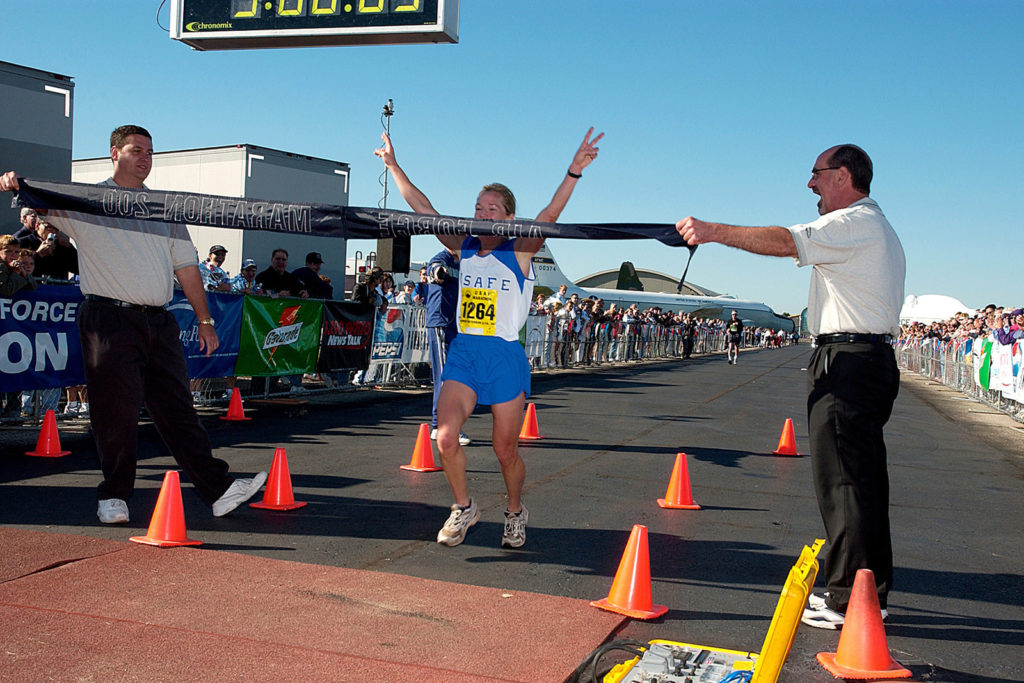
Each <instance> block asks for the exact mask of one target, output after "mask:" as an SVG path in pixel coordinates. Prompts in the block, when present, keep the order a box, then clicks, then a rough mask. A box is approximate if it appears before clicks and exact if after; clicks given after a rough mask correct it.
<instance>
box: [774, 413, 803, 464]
mask: <svg viewBox="0 0 1024 683" xmlns="http://www.w3.org/2000/svg"><path fill="white" fill-rule="evenodd" d="M772 455H800V454H799V453H797V452H796V438H795V437H794V436H793V421H792V420H791V419H789V418H788V417H787V418H786V424H784V425H783V426H782V436H780V437H779V447H778V448H776V449H775V450H774V451H772Z"/></svg>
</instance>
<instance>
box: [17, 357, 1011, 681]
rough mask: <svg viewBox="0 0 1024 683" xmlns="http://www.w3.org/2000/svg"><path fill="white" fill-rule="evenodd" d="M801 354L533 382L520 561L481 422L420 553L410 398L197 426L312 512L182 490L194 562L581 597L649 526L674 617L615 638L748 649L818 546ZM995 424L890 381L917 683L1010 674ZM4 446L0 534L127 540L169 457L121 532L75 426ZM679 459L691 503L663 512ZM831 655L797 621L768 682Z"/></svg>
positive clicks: (895, 611) (1002, 491)
mask: <svg viewBox="0 0 1024 683" xmlns="http://www.w3.org/2000/svg"><path fill="white" fill-rule="evenodd" d="M808 355H809V348H808V347H807V346H806V345H805V346H798V347H789V348H785V349H780V350H773V351H750V352H744V353H743V354H742V355H741V357H740V362H739V364H738V365H735V366H731V365H728V364H726V362H725V361H724V359H723V357H722V356H713V357H703V358H698V359H694V360H692V361H686V362H680V361H673V362H658V363H650V364H645V365H631V366H620V367H614V368H607V369H598V370H595V371H591V372H584V371H570V372H566V373H561V374H553V375H545V376H538V377H535V380H534V387H533V389H534V394H533V396H532V397H531V398H530V399H529V400H530V401H531V402H533V403H535V405H536V408H537V415H538V421H539V428H540V432H541V434H543V435H544V437H545V438H544V439H543V440H540V441H537V442H532V443H528V444H524V445H523V446H522V447H521V453H522V455H523V457H524V459H525V461H526V464H527V487H526V491H525V498H524V499H525V502H526V504H527V506H528V507H529V509H530V526H529V531H528V537H527V544H526V546H524V547H523V548H522V549H520V550H517V551H509V550H502V549H500V548H499V547H498V545H499V541H500V538H501V529H502V511H503V510H504V507H505V501H504V487H503V483H502V480H501V476H500V472H499V470H498V468H497V464H496V461H495V459H494V455H493V453H492V451H491V450H490V447H489V446H490V444H489V440H488V439H489V432H490V415H489V413H486V412H484V411H480V410H478V411H477V413H476V414H474V415H473V417H472V418H471V419H470V421H469V423H468V425H467V428H466V431H467V432H468V433H469V434H470V436H471V437H473V439H474V442H473V444H472V445H471V446H469V447H468V448H467V455H468V457H469V477H470V486H471V490H472V491H473V494H474V496H475V497H476V499H477V501H478V504H479V505H480V506H481V509H482V518H481V521H480V523H479V524H478V525H477V526H476V527H474V528H473V530H472V531H471V532H470V534H469V535H468V537H467V539H466V542H465V543H464V544H463V545H461V546H459V547H457V548H448V547H444V546H440V545H438V544H436V543H435V542H434V537H435V535H436V532H437V529H438V528H439V527H440V525H441V524H442V523H443V521H444V519H445V518H446V516H447V512H448V509H447V508H448V505H449V504H450V494H449V492H448V489H447V485H446V483H445V480H444V477H443V475H442V474H441V473H427V474H423V473H413V472H407V471H404V470H400V469H399V465H402V464H406V463H408V462H409V460H410V457H411V453H412V449H413V445H414V441H415V438H416V433H417V428H418V426H419V424H420V423H422V422H423V421H425V420H426V419H428V418H429V408H430V399H429V394H428V393H426V392H425V391H424V392H415V391H414V392H391V393H380V392H371V391H363V392H358V393H355V394H350V395H348V396H346V397H343V398H335V399H330V400H315V401H311V402H310V403H309V404H308V405H306V406H304V407H301V408H294V407H281V406H276V407H265V408H261V409H258V410H250V409H249V407H248V406H247V413H248V414H249V415H251V416H253V417H254V419H253V420H252V421H250V422H245V423H226V422H222V421H220V420H216V419H214V418H211V419H209V420H208V421H207V425H208V429H209V431H210V434H211V437H212V439H213V442H214V446H215V448H216V454H217V455H218V456H219V457H222V458H224V459H226V460H227V461H229V462H230V464H231V468H232V470H233V471H234V472H237V473H242V474H246V473H252V472H255V471H257V470H260V469H268V468H269V467H270V463H271V460H272V458H273V453H274V448H275V447H284V448H286V449H287V454H288V462H289V466H290V471H291V477H292V484H293V488H294V491H295V497H296V499H297V500H301V501H306V502H308V506H307V507H305V508H302V509H300V510H297V511H293V512H266V511H259V510H255V509H251V508H248V507H247V506H246V507H244V508H240V509H239V510H238V511H236V512H235V513H233V514H232V515H231V516H229V517H227V518H221V519H215V518H213V517H212V516H211V515H210V514H209V510H208V509H207V508H205V507H204V506H203V505H202V503H201V502H200V501H199V499H198V497H197V496H196V495H195V494H194V493H193V492H191V490H190V486H189V485H188V484H187V483H185V484H184V485H183V497H184V504H185V516H186V519H187V520H188V530H189V532H190V535H192V536H196V537H200V538H202V539H203V540H204V546H203V547H204V548H206V549H210V550H230V551H233V552H241V553H250V554H254V555H260V556H264V557H270V558H278V559H286V560H292V561H296V562H304V563H311V564H321V565H332V566H338V567H350V568H358V569H369V570H374V571H381V572H391V573H396V574H402V575H409V576H417V577H424V578H432V579H440V580H444V581H450V582H453V583H455V584H472V585H477V586H488V587H498V588H507V589H515V590H519V591H532V592H537V593H544V594H550V595H557V596H566V597H573V598H585V599H590V600H595V599H599V598H603V597H605V596H607V594H608V591H609V589H610V586H611V581H612V578H613V576H614V574H615V571H616V569H617V567H618V564H619V560H620V558H621V556H622V553H623V550H624V548H625V546H626V542H627V540H628V537H629V533H630V530H631V528H632V527H633V525H634V524H642V525H645V526H646V527H647V529H648V539H649V548H650V566H651V574H652V581H651V591H652V595H653V599H654V602H655V603H657V604H663V605H666V606H668V608H669V611H668V613H667V614H666V615H665V616H664V617H662V618H660V619H657V620H653V621H650V622H645V621H629V622H628V623H627V624H626V626H625V627H624V628H623V629H622V631H621V632H620V633H619V634H618V635H619V637H622V638H632V639H639V640H643V641H647V640H650V639H653V638H663V639H668V640H676V641H684V642H691V643H703V644H707V645H714V646H719V647H727V648H733V649H739V650H753V651H757V650H759V649H760V647H761V642H762V640H763V639H764V636H765V633H766V631H767V628H768V623H769V620H770V618H771V615H772V611H773V610H774V607H775V602H776V600H777V598H778V593H779V591H780V589H781V587H782V584H783V582H784V580H785V578H786V574H787V572H788V570H789V568H790V566H792V564H793V563H794V561H795V560H796V558H797V556H798V555H799V553H800V550H801V548H802V547H803V546H804V545H805V544H810V543H811V542H812V541H813V539H815V538H817V537H820V536H821V535H822V534H823V530H822V526H821V521H820V518H819V516H818V512H817V506H816V504H815V501H814V495H813V491H812V490H811V486H810V478H811V473H810V460H809V458H807V457H799V458H786V457H778V456H772V455H771V451H773V450H774V449H775V447H776V445H777V444H778V441H779V435H780V432H781V430H782V426H783V423H784V421H785V419H786V418H792V419H793V421H794V423H795V426H796V436H797V447H798V449H799V450H800V452H802V453H805V452H806V451H807V439H806V417H805V414H804V411H805V408H804V401H805V381H806V380H805V376H806V372H805V367H806V362H807V358H808ZM990 412H991V411H990V410H989V409H987V408H986V407H985V406H982V405H980V404H977V403H974V402H972V401H966V400H965V399H963V398H962V397H960V396H958V395H955V394H952V395H951V394H950V392H946V391H945V390H944V389H942V388H940V387H937V386H929V383H927V382H925V381H921V380H920V379H918V378H914V377H912V376H906V377H905V378H904V383H903V387H902V389H901V394H900V397H899V399H898V400H897V402H896V408H895V412H894V415H893V418H892V420H891V421H890V423H889V426H888V429H887V443H888V447H889V462H890V476H891V490H892V525H893V540H894V551H895V558H896V576H895V586H894V590H893V593H892V594H891V596H890V600H889V611H890V615H891V616H890V620H889V622H888V623H887V625H886V634H887V637H888V643H889V647H890V649H891V651H892V653H893V655H894V656H895V657H896V658H897V659H899V660H900V661H901V662H902V663H903V664H904V665H906V666H908V667H909V668H911V670H912V671H913V672H914V674H915V679H916V680H926V681H949V682H961V681H984V682H989V683H996V682H1003V681H1019V680H1022V679H1024V580H1022V575H1024V552H1022V550H1024V542H1022V533H1021V532H1022V522H1021V520H1022V519H1024V482H1022V480H1024V476H1022V475H1024V455H1022V450H1021V448H1020V446H1019V444H1020V440H1021V433H1020V430H1015V429H1014V427H1013V426H1012V425H1007V424H1006V421H1005V420H1000V419H999V418H998V417H997V418H993V421H992V423H991V424H988V423H982V424H980V425H979V424H978V420H977V419H975V418H977V417H978V416H984V415H986V414H987V413H990ZM972 413H973V415H972ZM0 438H2V439H3V443H4V450H3V451H2V456H0V524H3V525H6V526H11V527H16V528H24V529H33V530H37V531H58V532H63V533H73V534H83V535H88V536H96V537H103V538H109V539H115V540H125V539H127V537H128V536H131V535H141V534H143V533H144V532H145V530H146V527H147V525H148V522H149V516H150V514H151V511H152V509H153V506H154V503H155V500H156V496H157V493H158V490H159V487H160V483H161V481H162V478H163V474H164V472H165V471H166V470H167V469H169V468H172V467H173V461H172V460H171V458H170V457H169V455H168V453H167V452H166V450H165V449H164V447H163V446H162V445H161V443H160V442H159V440H158V439H157V438H156V436H155V434H154V433H153V432H152V430H151V429H144V430H142V432H141V433H140V453H141V457H140V461H139V470H138V486H137V490H136V494H135V496H134V497H133V498H132V500H131V501H130V503H129V505H130V510H131V515H132V521H131V523H130V524H129V525H127V526H124V525H121V526H114V527H110V526H104V525H101V524H100V523H99V522H98V521H97V519H96V516H95V508H96V505H95V486H96V484H97V483H98V481H99V474H98V471H97V469H96V457H95V453H94V451H93V449H92V444H91V441H90V440H89V439H88V438H87V436H83V435H76V434H75V433H74V432H73V431H72V430H70V429H69V430H68V431H67V432H65V431H62V440H63V444H64V446H65V447H66V448H70V449H71V450H72V451H73V452H72V455H70V456H67V457H65V458H60V459H42V458H28V457H25V456H24V455H22V452H23V451H24V450H26V449H25V448H24V447H23V443H20V442H19V441H18V439H17V438H16V435H15V433H13V432H9V433H7V434H5V435H3V436H2V437H0ZM22 438H23V439H24V438H29V439H33V438H34V435H29V436H28V437H25V436H24V432H23V433H22ZM678 452H685V453H686V454H687V456H688V466H689V477H690V483H691V488H692V491H693V497H694V499H695V501H696V502H697V503H699V504H700V505H701V506H702V509H701V510H699V511H684V510H665V509H662V508H659V507H658V506H657V505H656V503H655V500H656V499H657V498H659V497H664V496H665V493H666V488H667V485H668V480H669V476H670V474H671V471H672V466H673V462H674V460H675V456H676V453H678ZM183 479H184V477H183ZM0 556H2V552H0ZM818 587H819V588H820V581H819V583H818ZM837 642H838V633H837V632H826V631H818V630H815V629H810V628H807V627H802V628H800V629H799V630H798V632H797V635H796V640H795V642H794V645H793V649H792V651H791V653H790V656H789V659H788V661H787V664H786V667H785V669H784V671H783V677H782V680H791V681H810V682H812V683H813V682H816V681H822V682H824V681H829V680H833V678H832V676H831V674H828V673H827V672H825V671H824V670H823V669H822V668H821V667H820V666H819V665H818V664H817V662H816V661H815V660H814V656H815V653H817V652H819V651H823V650H828V651H835V648H836V644H837ZM524 656H528V653H524ZM615 659H616V656H615V655H610V656H609V662H612V661H615ZM621 659H625V656H622V657H621Z"/></svg>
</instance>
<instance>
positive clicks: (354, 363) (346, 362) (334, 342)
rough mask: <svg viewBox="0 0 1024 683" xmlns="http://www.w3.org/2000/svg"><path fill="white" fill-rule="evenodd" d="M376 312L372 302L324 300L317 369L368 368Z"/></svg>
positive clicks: (324, 370)
mask: <svg viewBox="0 0 1024 683" xmlns="http://www.w3.org/2000/svg"><path fill="white" fill-rule="evenodd" d="M375 312H376V309H375V308H374V307H373V306H371V305H369V304H359V303H355V302H350V301H346V302H341V301H325V302H324V326H323V331H322V333H321V334H320V359H319V360H318V361H317V365H316V367H317V370H319V371H321V372H327V371H329V370H341V369H345V368H353V369H358V370H365V369H366V368H368V367H369V365H370V340H371V338H372V335H373V317H374V313H375Z"/></svg>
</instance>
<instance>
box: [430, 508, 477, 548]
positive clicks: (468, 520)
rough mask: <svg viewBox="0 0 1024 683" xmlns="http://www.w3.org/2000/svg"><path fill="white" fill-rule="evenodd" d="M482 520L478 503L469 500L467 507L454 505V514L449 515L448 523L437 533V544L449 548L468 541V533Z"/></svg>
mask: <svg viewBox="0 0 1024 683" xmlns="http://www.w3.org/2000/svg"><path fill="white" fill-rule="evenodd" d="M479 519H480V509H479V508H478V507H477V506H476V501H475V500H473V499H472V498H470V499H469V505H468V506H467V507H464V508H462V507H459V506H458V505H452V513H451V514H450V515H448V521H446V522H445V523H444V526H443V527H441V530H440V531H438V532H437V542H438V543H442V544H444V545H448V546H456V545H458V544H460V543H462V542H463V541H464V540H466V532H467V531H469V527H471V526H473V525H474V524H476V523H477V521H478V520H479Z"/></svg>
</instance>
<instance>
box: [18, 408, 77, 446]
mask: <svg viewBox="0 0 1024 683" xmlns="http://www.w3.org/2000/svg"><path fill="white" fill-rule="evenodd" d="M70 452H71V451H62V450H61V449H60V437H59V436H58V435H57V416H56V415H54V414H53V411H52V410H47V411H46V415H45V417H43V428H42V429H40V430H39V440H38V441H36V449H35V450H34V451H25V455H34V456H37V457H40V458H60V457H62V456H65V455H67V454H68V453H70Z"/></svg>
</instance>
